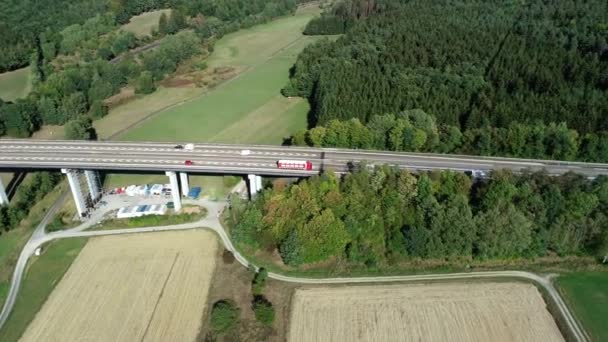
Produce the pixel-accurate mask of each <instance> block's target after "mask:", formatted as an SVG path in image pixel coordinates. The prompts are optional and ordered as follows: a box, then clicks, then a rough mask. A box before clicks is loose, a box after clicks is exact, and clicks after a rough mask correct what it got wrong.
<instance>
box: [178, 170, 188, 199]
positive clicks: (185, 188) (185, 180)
mask: <svg viewBox="0 0 608 342" xmlns="http://www.w3.org/2000/svg"><path fill="white" fill-rule="evenodd" d="M179 180H180V182H181V184H182V195H183V196H184V197H186V196H188V193H189V192H190V185H189V184H188V174H187V173H185V172H180V173H179Z"/></svg>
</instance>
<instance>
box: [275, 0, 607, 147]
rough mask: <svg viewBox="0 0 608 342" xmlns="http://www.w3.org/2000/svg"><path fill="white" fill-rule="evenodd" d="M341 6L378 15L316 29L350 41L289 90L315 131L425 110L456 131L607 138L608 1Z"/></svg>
mask: <svg viewBox="0 0 608 342" xmlns="http://www.w3.org/2000/svg"><path fill="white" fill-rule="evenodd" d="M344 3H346V4H350V6H346V8H355V9H360V8H364V9H366V11H365V12H364V13H368V12H369V13H371V15H369V16H366V15H362V14H361V12H360V11H355V10H351V11H350V12H348V11H347V13H346V14H340V13H344V11H343V10H342V12H340V11H338V10H336V9H335V8H334V9H332V10H330V11H328V13H326V14H325V15H324V16H323V17H322V18H320V19H318V20H317V21H315V22H311V24H310V25H309V28H308V29H307V30H308V31H310V32H311V33H330V34H333V33H339V32H340V27H344V28H345V30H346V34H345V35H344V36H343V37H341V38H339V39H338V40H337V41H335V42H332V41H330V40H325V41H321V42H319V43H317V44H315V45H312V46H309V47H308V48H307V49H305V50H304V52H303V53H302V54H301V55H300V56H299V58H298V61H297V62H296V64H295V66H294V68H293V70H292V77H291V81H290V82H289V84H288V85H287V86H286V87H285V89H284V93H285V94H286V95H297V96H304V97H307V98H309V100H310V102H311V104H312V113H311V123H312V124H313V125H314V124H317V123H318V124H327V123H328V122H329V121H330V120H332V119H340V120H346V119H350V118H358V119H359V120H360V121H361V122H362V123H366V122H368V121H369V120H370V119H371V118H372V117H373V116H374V115H382V114H386V113H391V112H398V111H401V110H405V109H422V110H424V111H425V112H427V113H429V114H431V115H433V116H434V117H436V120H437V123H438V124H440V125H451V126H455V127H458V128H459V129H461V130H468V129H477V128H481V127H485V126H491V127H509V126H510V125H512V124H513V123H525V124H536V123H539V122H540V123H543V124H551V123H555V124H559V123H562V122H563V123H565V124H566V125H567V126H568V127H569V128H572V129H574V130H576V131H577V132H578V133H579V134H580V135H581V136H582V135H584V134H586V133H588V132H598V131H605V130H607V129H608V43H607V39H608V3H607V2H606V1H603V0H590V1H579V0H565V1H539V0H533V1H526V2H521V1H480V0H479V1H478V0H466V1H446V0H411V1H394V0H393V1H391V0H384V1H383V0H376V1H372V0H350V1H346V2H344ZM341 6H344V5H341ZM349 15H350V16H352V17H353V18H354V19H351V20H350V21H353V22H354V24H349V25H344V26H340V25H339V23H346V22H347V21H348V20H347V21H341V20H342V19H341V18H344V17H345V16H346V18H348V16H349ZM325 22H327V23H328V24H327V25H326V26H327V27H328V28H324V27H325V26H324V23H325ZM336 22H338V25H337V26H338V28H337V29H336V28H335V27H336ZM348 26H350V28H348Z"/></svg>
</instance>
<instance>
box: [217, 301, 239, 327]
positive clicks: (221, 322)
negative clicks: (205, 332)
mask: <svg viewBox="0 0 608 342" xmlns="http://www.w3.org/2000/svg"><path fill="white" fill-rule="evenodd" d="M238 319H239V309H238V308H237V307H236V306H235V304H234V303H233V302H232V301H229V300H225V299H222V300H219V301H217V302H215V304H213V308H212V309H211V330H213V332H214V333H216V334H222V333H225V332H227V331H229V330H231V329H232V328H234V327H235V326H236V323H237V322H238Z"/></svg>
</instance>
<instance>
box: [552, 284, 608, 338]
mask: <svg viewBox="0 0 608 342" xmlns="http://www.w3.org/2000/svg"><path fill="white" fill-rule="evenodd" d="M557 284H558V285H559V288H560V290H561V292H562V293H563V294H564V295H565V297H566V301H567V302H568V305H569V306H570V307H571V308H573V310H574V313H575V315H576V317H577V318H578V319H579V321H581V322H582V324H583V327H584V328H585V330H586V331H587V332H588V333H589V335H590V336H591V339H592V340H593V341H598V342H599V341H608V323H607V322H608V272H580V273H571V274H566V275H563V276H560V277H559V278H557Z"/></svg>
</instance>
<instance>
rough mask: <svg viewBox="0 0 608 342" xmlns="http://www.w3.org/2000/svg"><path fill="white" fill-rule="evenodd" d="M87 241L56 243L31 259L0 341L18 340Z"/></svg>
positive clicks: (70, 240) (60, 241)
mask: <svg viewBox="0 0 608 342" xmlns="http://www.w3.org/2000/svg"><path fill="white" fill-rule="evenodd" d="M86 242H87V239H86V238H73V239H65V240H58V241H54V242H51V243H50V244H49V245H47V246H46V247H45V251H44V252H43V254H42V255H40V256H39V257H32V258H31V259H30V262H29V264H28V266H27V271H26V273H25V276H24V278H23V283H22V285H21V291H20V293H19V296H18V297H17V301H16V303H15V306H14V308H13V311H12V312H11V314H10V316H9V318H8V320H7V321H6V323H5V325H4V327H3V328H2V330H0V341H3V342H12V341H17V340H19V337H20V336H21V334H23V332H24V331H25V329H26V328H27V326H28V324H29V323H30V322H31V321H32V319H34V316H35V315H36V313H37V312H38V310H39V309H40V308H41V307H42V305H43V304H44V302H45V301H46V299H47V298H48V296H49V295H50V293H51V291H53V288H54V287H55V284H57V283H58V282H59V280H61V277H63V275H64V274H65V272H66V271H67V270H68V268H69V267H70V265H71V264H72V262H73V261H74V259H75V258H76V256H77V255H78V253H80V250H81V249H82V248H83V247H84V245H85V244H86Z"/></svg>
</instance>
